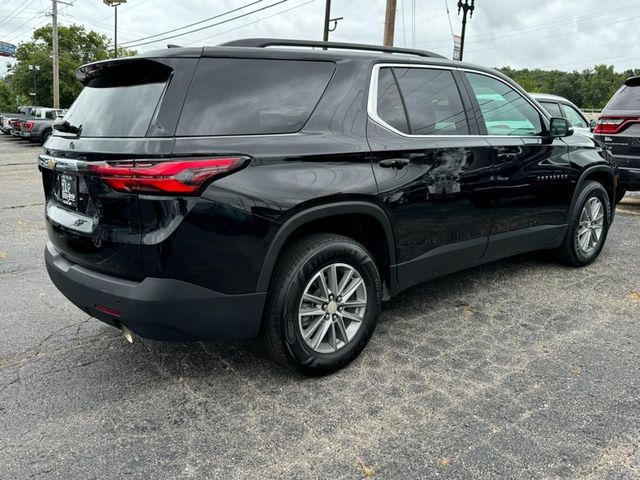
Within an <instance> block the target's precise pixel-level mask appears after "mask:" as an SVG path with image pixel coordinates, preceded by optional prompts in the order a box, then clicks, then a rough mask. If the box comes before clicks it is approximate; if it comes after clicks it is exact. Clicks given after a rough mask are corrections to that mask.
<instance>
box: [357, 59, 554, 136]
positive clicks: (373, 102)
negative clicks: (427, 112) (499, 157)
mask: <svg viewBox="0 0 640 480" xmlns="http://www.w3.org/2000/svg"><path fill="white" fill-rule="evenodd" d="M389 67H391V68H394V67H395V68H426V69H431V70H451V71H453V70H456V71H464V72H471V73H476V74H479V75H484V76H486V77H491V78H495V79H496V80H498V81H500V82H502V83H504V84H505V85H506V86H508V87H509V88H511V89H513V90H514V91H515V92H516V93H518V94H519V95H520V96H522V97H523V98H524V99H525V100H526V101H527V102H529V104H530V105H531V106H532V107H533V108H535V109H536V111H537V112H538V113H539V114H540V115H541V116H542V118H544V119H546V120H548V118H547V116H546V115H545V113H544V112H543V111H542V110H541V109H540V108H538V106H536V105H535V104H534V103H533V102H532V101H531V100H530V99H529V98H527V97H526V96H523V95H522V94H521V93H520V92H518V91H517V90H515V89H514V88H513V86H512V85H510V84H509V83H508V82H505V81H504V80H503V79H501V78H500V77H498V76H496V75H492V74H490V73H486V72H481V71H479V70H473V69H472V68H458V67H448V66H442V65H421V64H415V63H376V64H375V65H374V66H373V69H372V71H371V80H370V83H369V97H368V98H367V115H368V117H369V118H370V119H371V120H373V121H374V122H376V123H377V124H378V125H379V126H381V127H383V128H385V129H387V130H389V131H391V132H393V133H396V134H397V135H400V136H402V137H406V138H439V139H446V138H529V139H542V138H544V137H542V136H535V137H524V136H519V135H413V134H409V133H404V132H401V131H400V130H397V129H396V128H394V127H392V126H391V125H389V124H388V123H386V122H385V121H384V120H382V119H381V118H380V117H379V116H378V75H379V73H380V69H381V68H389Z"/></svg>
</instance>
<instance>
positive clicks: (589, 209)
mask: <svg viewBox="0 0 640 480" xmlns="http://www.w3.org/2000/svg"><path fill="white" fill-rule="evenodd" d="M603 229H604V206H603V205H602V201H601V200H600V199H599V198H597V197H591V198H590V199H589V200H587V203H585V204H584V207H583V208H582V213H580V220H579V223H578V229H577V232H576V241H577V244H578V247H579V248H580V250H581V251H582V253H584V254H585V255H590V254H591V253H592V252H593V251H594V250H595V249H596V248H597V247H598V246H599V245H600V239H601V238H602V231H603Z"/></svg>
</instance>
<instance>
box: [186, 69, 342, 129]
mask: <svg viewBox="0 0 640 480" xmlns="http://www.w3.org/2000/svg"><path fill="white" fill-rule="evenodd" d="M334 70H335V64H334V63H332V62H316V61H294V60H270V59H253V58H252V59H240V58H203V59H202V60H201V61H200V63H199V65H198V69H197V71H196V73H195V76H194V79H193V82H192V84H191V87H190V89H189V93H188V95H187V99H186V101H185V104H184V108H183V110H182V115H181V117H180V123H179V124H178V129H177V132H176V134H177V135H187V136H188V135H250V134H270V133H293V132H297V131H298V130H300V129H301V128H302V127H303V126H304V124H305V123H306V121H307V120H308V118H309V116H310V115H311V113H312V111H313V109H314V108H315V106H316V104H317V103H318V101H319V100H320V97H321V96H322V93H323V92H324V90H325V88H326V87H327V85H328V84H329V80H330V79H331V76H332V75H333V72H334Z"/></svg>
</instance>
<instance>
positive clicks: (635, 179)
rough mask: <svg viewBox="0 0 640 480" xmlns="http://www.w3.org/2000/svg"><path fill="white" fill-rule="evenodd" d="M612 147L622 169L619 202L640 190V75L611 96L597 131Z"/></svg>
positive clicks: (597, 135)
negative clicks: (628, 194) (632, 191)
mask: <svg viewBox="0 0 640 480" xmlns="http://www.w3.org/2000/svg"><path fill="white" fill-rule="evenodd" d="M593 133H594V134H595V137H596V138H597V139H598V140H600V141H602V142H604V144H605V145H606V146H607V147H608V148H610V149H611V151H612V153H613V156H614V158H615V160H616V163H617V165H618V168H619V169H620V182H619V185H618V192H617V198H616V201H620V200H621V199H622V197H624V194H625V193H626V191H627V190H640V77H631V78H629V79H627V80H626V81H625V82H624V85H623V86H622V87H620V89H619V90H618V91H617V92H616V93H615V94H614V95H613V97H611V100H609V103H607V106H606V107H604V110H603V111H602V115H601V116H600V118H599V119H598V123H596V128H595V130H594V131H593Z"/></svg>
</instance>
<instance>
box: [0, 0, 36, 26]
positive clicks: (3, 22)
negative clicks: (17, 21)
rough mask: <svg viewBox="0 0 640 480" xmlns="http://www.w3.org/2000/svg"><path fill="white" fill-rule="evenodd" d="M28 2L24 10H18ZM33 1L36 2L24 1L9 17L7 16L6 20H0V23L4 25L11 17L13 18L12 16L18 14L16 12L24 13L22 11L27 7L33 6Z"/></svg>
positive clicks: (31, 0)
mask: <svg viewBox="0 0 640 480" xmlns="http://www.w3.org/2000/svg"><path fill="white" fill-rule="evenodd" d="M27 2H29V3H28V4H27V5H26V6H25V7H23V8H22V10H20V12H18V10H19V9H20V8H21V7H22V6H23V5H25V4H26V3H27ZM33 2H35V0H24V2H22V3H21V4H20V5H19V6H17V7H16V8H15V9H14V10H13V11H12V12H11V13H10V14H9V15H8V16H7V17H5V19H4V20H1V21H0V25H4V24H5V23H7V22H8V21H9V19H11V17H13V16H14V15H15V14H16V12H18V13H22V11H23V10H25V9H26V8H27V7H29V6H31V4H32V3H33Z"/></svg>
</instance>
